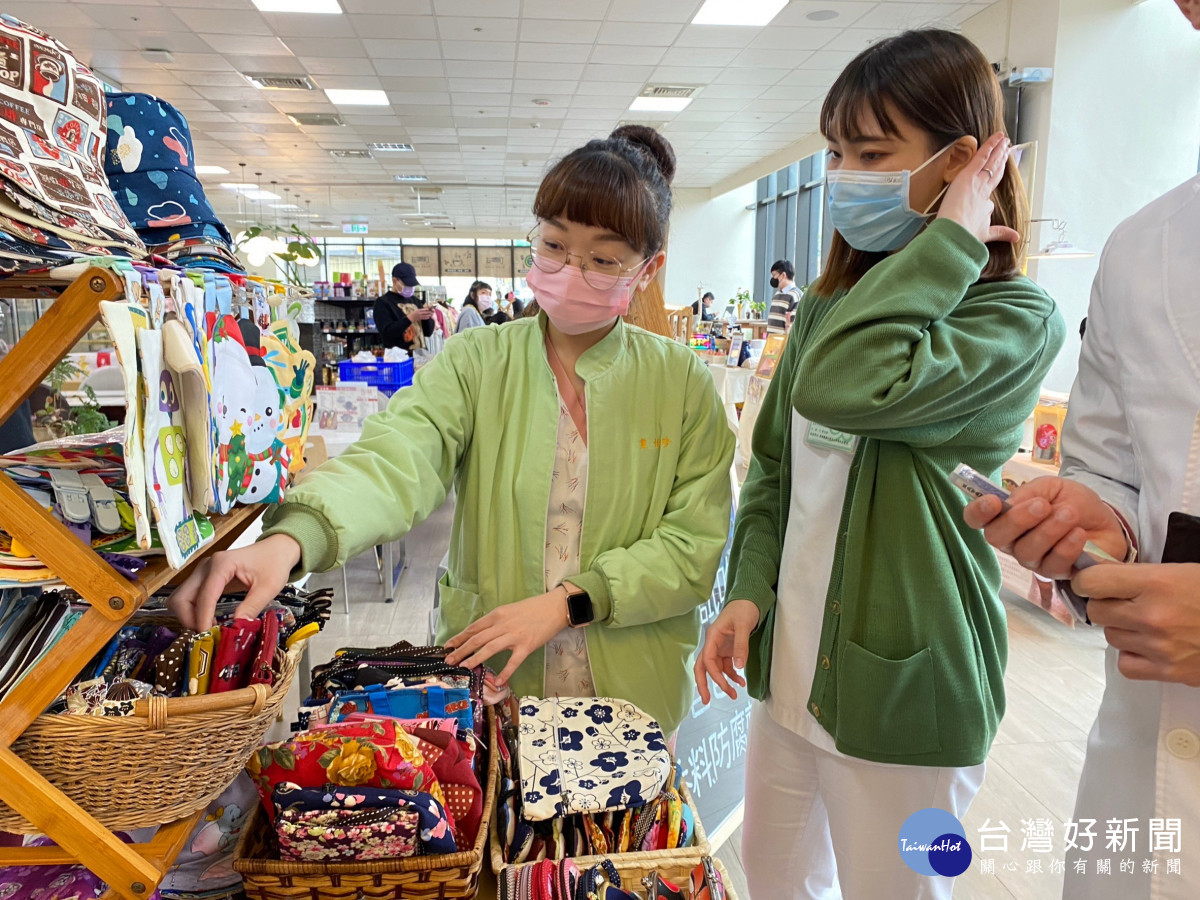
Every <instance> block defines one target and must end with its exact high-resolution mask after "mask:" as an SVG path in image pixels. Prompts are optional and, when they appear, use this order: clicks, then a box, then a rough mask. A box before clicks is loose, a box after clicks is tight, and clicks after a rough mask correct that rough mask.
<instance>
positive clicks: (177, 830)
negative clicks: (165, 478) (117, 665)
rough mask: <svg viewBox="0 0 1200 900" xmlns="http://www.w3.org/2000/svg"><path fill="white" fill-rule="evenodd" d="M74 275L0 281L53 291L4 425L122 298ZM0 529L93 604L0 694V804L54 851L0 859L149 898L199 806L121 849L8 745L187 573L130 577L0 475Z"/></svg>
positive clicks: (93, 272) (19, 368)
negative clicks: (66, 869) (77, 866)
mask: <svg viewBox="0 0 1200 900" xmlns="http://www.w3.org/2000/svg"><path fill="white" fill-rule="evenodd" d="M70 271H71V272H72V273H75V272H78V273H79V274H78V277H76V278H75V280H74V281H65V280H63V279H61V278H60V279H54V278H50V277H45V276H44V277H38V278H33V277H29V276H22V277H14V278H11V279H3V280H0V297H13V296H28V295H31V294H32V295H36V296H52V297H57V299H56V300H55V302H54V303H53V304H52V305H51V306H50V308H49V309H48V310H47V311H46V313H45V314H44V315H43V316H41V318H39V319H38V320H37V322H35V323H34V325H33V326H32V327H31V328H30V329H29V331H28V332H27V333H26V334H25V336H24V337H23V338H21V340H20V341H18V342H17V343H16V345H15V346H14V347H13V348H12V350H11V351H10V352H9V353H8V354H7V355H6V356H5V357H3V358H2V359H0V421H2V420H3V419H6V418H8V416H10V415H12V413H13V412H14V411H15V410H16V408H17V407H18V406H20V404H21V402H22V401H23V400H25V399H26V398H27V397H28V396H29V395H30V394H31V393H32V392H33V390H34V389H35V388H36V387H37V386H38V385H39V384H40V383H41V382H42V380H43V379H44V378H45V377H46V376H47V375H48V374H49V372H50V370H51V369H52V368H53V367H54V366H55V365H56V364H57V363H58V361H59V360H60V359H62V358H63V357H64V356H66V355H67V353H68V352H69V351H70V349H71V347H73V346H74V345H75V344H76V343H77V342H78V341H79V340H80V339H81V338H82V337H83V336H84V335H85V334H86V333H87V331H88V330H89V329H90V328H91V327H92V326H93V325H95V323H96V321H97V320H98V319H99V316H100V303H101V302H103V301H106V300H119V299H121V298H122V297H124V296H125V284H124V281H123V279H122V278H121V277H120V276H118V275H116V274H115V273H113V272H112V271H111V270H109V269H106V268H102V267H99V266H91V267H83V266H78V267H72V268H71V270H70ZM262 512H263V508H262V507H261V506H246V507H237V508H235V509H234V510H233V511H232V512H231V513H229V515H226V516H221V517H218V518H216V519H214V521H213V525H214V527H215V529H216V534H215V537H214V539H213V541H212V542H210V544H209V545H208V546H207V547H205V549H204V550H203V551H202V552H201V553H199V554H197V555H196V557H194V558H193V559H192V560H191V561H190V562H189V566H190V565H192V564H194V563H195V562H196V561H197V560H199V559H200V558H202V557H203V556H204V555H205V554H207V553H210V552H213V551H214V550H221V549H224V548H225V547H227V546H229V544H230V543H232V542H233V541H234V540H235V539H236V538H237V536H238V535H240V534H241V533H242V532H243V531H244V530H245V529H246V527H247V526H248V525H250V524H251V523H252V522H254V521H255V519H257V518H258V517H259V516H260V515H261V514H262ZM0 528H3V529H4V531H5V532H7V533H8V534H10V535H11V536H12V537H14V538H16V539H17V540H20V541H21V542H22V543H23V544H25V546H27V547H28V548H29V549H30V550H31V551H33V553H34V555H36V556H37V558H38V559H39V560H41V561H42V562H43V563H44V564H45V565H46V567H47V568H49V569H50V570H51V571H53V572H54V573H55V574H56V575H57V576H58V577H59V578H61V579H62V580H63V582H65V583H66V584H67V585H69V586H70V587H71V588H73V589H74V590H75V591H76V593H78V594H79V595H80V596H81V597H83V598H84V599H85V600H86V601H87V602H88V603H89V604H90V608H89V609H88V610H87V611H86V612H85V613H84V614H83V616H82V617H81V618H80V619H79V621H78V622H76V623H75V625H74V626H72V628H71V629H70V630H69V631H68V632H67V633H66V634H65V635H64V636H63V638H62V639H61V640H60V641H59V642H58V643H57V644H55V646H54V647H53V648H51V650H50V651H49V652H48V653H47V654H46V655H45V656H43V657H42V659H41V660H40V661H39V662H38V663H37V665H35V666H34V668H33V670H32V671H30V672H29V673H28V674H27V676H26V677H25V678H23V679H22V680H21V682H20V683H19V684H18V685H17V686H16V687H14V688H13V689H12V690H10V691H9V692H8V693H7V694H6V695H5V696H4V698H3V699H0V800H3V801H4V802H5V803H6V804H7V805H8V806H10V807H11V808H12V809H14V810H16V811H17V812H18V813H20V814H21V815H22V816H24V817H25V818H26V819H27V820H28V821H29V822H30V823H31V824H33V825H34V826H35V827H36V828H37V829H38V830H40V831H41V832H43V833H44V834H46V835H47V836H48V837H50V838H51V839H52V840H53V841H54V842H55V843H56V844H57V845H58V847H57V849H53V850H40V851H36V852H29V851H27V850H23V849H20V848H0V865H6V864H7V865H49V864H53V863H64V862H67V863H71V862H77V863H81V864H82V865H84V866H86V867H87V868H88V869H90V870H91V871H92V872H94V873H95V874H96V875H97V876H98V877H100V878H101V879H103V880H104V881H105V882H107V883H108V885H109V891H108V894H106V895H105V896H106V897H113V898H122V900H145V898H147V897H149V896H150V894H152V893H153V892H154V890H155V889H156V888H157V886H158V884H159V882H160V881H162V879H163V876H164V875H165V874H166V872H167V871H168V870H169V869H170V867H171V865H172V864H173V862H174V860H175V857H176V856H177V855H178V854H179V852H180V850H181V849H182V848H183V846H184V844H185V843H186V842H187V839H188V836H189V835H190V833H191V831H192V829H193V827H194V825H195V823H196V822H197V821H198V820H199V817H200V815H201V813H197V814H196V815H193V816H188V817H187V818H186V819H181V820H180V821H178V822H172V823H164V825H163V827H162V828H160V829H159V830H158V832H157V834H156V835H155V837H154V838H153V839H152V840H151V841H150V842H149V843H146V844H126V843H124V842H123V841H121V840H120V839H118V838H117V837H116V835H114V834H113V833H112V832H111V831H109V830H108V829H107V828H105V827H104V826H103V825H101V824H100V823H99V822H98V821H96V819H95V817H93V816H92V815H91V814H89V813H88V812H87V811H86V810H84V809H83V808H81V807H80V806H79V805H78V804H76V803H74V802H73V801H72V800H70V799H69V798H68V797H67V796H66V795H65V794H64V793H63V792H62V791H61V790H59V789H58V788H57V787H55V786H54V785H52V784H51V783H50V782H49V781H47V780H46V779H45V778H44V777H43V776H42V775H41V774H40V773H39V772H37V771H36V770H35V769H33V768H32V767H30V766H29V765H28V764H27V763H26V762H25V761H24V760H23V759H21V758H20V757H19V756H17V754H16V753H14V752H13V750H12V745H13V743H14V742H15V741H16V739H17V738H18V737H20V736H21V734H22V733H23V732H24V731H25V729H26V728H28V727H29V725H30V724H31V723H32V722H33V720H34V719H36V718H37V717H38V716H39V715H41V714H42V712H43V711H44V710H45V709H46V707H47V706H49V705H50V703H51V702H52V701H53V700H54V698H55V697H57V696H58V695H59V694H60V693H62V691H63V690H65V689H66V687H67V685H69V684H70V683H71V682H72V681H73V680H74V679H75V677H76V675H78V673H79V672H80V670H82V669H83V667H84V666H85V665H87V663H88V662H89V661H90V660H91V659H92V658H93V657H94V656H95V655H96V653H98V652H99V651H100V650H101V649H102V648H103V647H104V646H105V645H106V644H107V643H108V642H109V641H110V640H111V639H112V637H113V635H115V634H116V633H117V631H118V630H119V629H120V627H121V626H122V625H124V624H125V623H126V622H127V621H128V620H129V617H130V616H132V615H133V613H134V612H136V611H137V609H138V608H139V607H140V606H141V605H142V604H143V603H144V602H145V601H146V598H147V597H148V596H149V595H150V594H152V593H153V592H154V591H156V590H158V589H159V588H162V587H164V586H166V585H168V584H170V583H171V582H172V580H174V579H177V578H178V577H180V576H181V575H183V574H184V573H185V571H186V569H187V568H188V567H187V566H185V567H184V569H181V570H178V571H175V570H172V569H170V568H169V567H168V566H167V565H166V562H165V559H158V560H155V561H154V562H152V563H151V564H150V565H148V566H147V568H146V569H145V570H143V572H142V573H141V578H140V580H138V581H136V582H134V581H129V580H128V579H126V578H124V577H123V576H122V575H120V574H119V573H118V572H116V570H114V569H113V568H112V567H111V566H109V565H108V564H107V563H106V562H105V561H104V560H103V559H102V558H101V557H100V556H99V555H98V554H97V553H95V552H94V551H93V550H92V549H91V548H90V547H88V546H87V545H85V544H84V543H83V542H82V541H80V540H79V539H78V538H77V537H76V536H75V535H74V534H73V533H72V532H71V531H69V530H68V529H67V528H66V526H65V525H63V524H62V522H60V521H59V520H58V519H56V518H55V517H54V516H53V515H52V514H51V513H50V512H49V511H48V510H46V509H43V508H42V507H41V506H40V505H39V504H38V503H36V502H35V501H34V500H33V499H32V498H31V497H30V496H29V495H28V494H26V493H25V491H23V490H22V489H21V488H20V487H19V486H18V485H17V484H16V483H15V482H14V481H13V480H12V479H11V478H10V477H9V476H8V475H7V474H5V473H0Z"/></svg>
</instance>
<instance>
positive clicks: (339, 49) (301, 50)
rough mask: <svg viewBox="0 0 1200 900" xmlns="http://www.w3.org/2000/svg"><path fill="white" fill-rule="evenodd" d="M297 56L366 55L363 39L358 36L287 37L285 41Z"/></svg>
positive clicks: (356, 56)
mask: <svg viewBox="0 0 1200 900" xmlns="http://www.w3.org/2000/svg"><path fill="white" fill-rule="evenodd" d="M285 43H286V44H287V46H288V47H289V48H291V51H292V52H293V53H295V54H296V55H297V56H342V57H346V58H348V59H362V58H363V57H364V56H366V55H367V51H366V50H364V49H363V44H364V43H366V42H365V41H360V40H359V39H358V38H328V39H326V38H304V37H301V38H288V39H287V41H286V42H285Z"/></svg>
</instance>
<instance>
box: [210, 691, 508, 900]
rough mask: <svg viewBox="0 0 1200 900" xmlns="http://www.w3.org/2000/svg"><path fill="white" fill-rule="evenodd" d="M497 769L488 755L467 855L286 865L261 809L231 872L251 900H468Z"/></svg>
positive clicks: (475, 889)
mask: <svg viewBox="0 0 1200 900" xmlns="http://www.w3.org/2000/svg"><path fill="white" fill-rule="evenodd" d="M491 715H492V712H491V710H488V717H489V719H490V717H491ZM499 767H500V760H499V757H498V755H497V754H496V753H495V752H494V751H493V752H491V753H489V754H488V774H487V786H486V787H485V788H484V795H483V799H484V803H483V818H482V820H481V823H480V826H479V835H478V836H477V837H476V839H475V846H474V847H473V848H472V849H471V850H470V851H468V852H464V853H447V854H442V855H439V856H414V857H410V858H408V859H394V860H386V861H379V862H341V863H321V862H291V861H284V860H281V859H280V858H279V848H278V846H277V844H276V842H275V832H274V830H273V829H272V828H271V826H270V823H269V822H268V821H267V816H266V813H264V812H263V810H262V807H261V806H259V807H257V808H256V809H255V811H254V813H253V814H252V815H251V817H250V821H249V822H247V824H246V827H245V829H243V831H242V837H241V840H239V841H238V846H237V850H235V851H234V856H233V868H234V870H235V871H236V872H238V873H240V874H241V876H242V883H243V887H244V889H245V891H246V896H247V897H248V898H250V900H467V898H471V897H474V896H475V894H476V893H477V892H478V890H479V873H480V872H481V871H482V869H483V860H484V856H485V854H486V850H487V840H488V828H487V823H488V822H490V821H491V818H492V810H493V808H494V805H495V797H496V791H497V790H498V787H497V784H498V782H499V778H498V777H497V776H498V773H499Z"/></svg>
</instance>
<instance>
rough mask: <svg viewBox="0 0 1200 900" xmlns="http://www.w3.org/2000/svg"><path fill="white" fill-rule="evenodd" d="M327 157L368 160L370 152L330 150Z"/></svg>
mask: <svg viewBox="0 0 1200 900" xmlns="http://www.w3.org/2000/svg"><path fill="white" fill-rule="evenodd" d="M329 155H330V156H332V157H334V158H335V159H370V158H371V151H370V150H330V151H329Z"/></svg>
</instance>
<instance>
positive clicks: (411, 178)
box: [392, 175, 429, 183]
mask: <svg viewBox="0 0 1200 900" xmlns="http://www.w3.org/2000/svg"><path fill="white" fill-rule="evenodd" d="M392 177H393V178H395V179H396V181H399V182H403V183H409V182H414V183H415V182H421V181H428V180H429V177H428V176H426V175H394V176H392Z"/></svg>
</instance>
